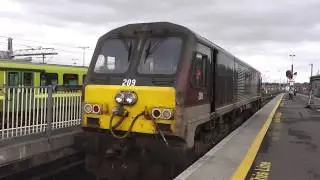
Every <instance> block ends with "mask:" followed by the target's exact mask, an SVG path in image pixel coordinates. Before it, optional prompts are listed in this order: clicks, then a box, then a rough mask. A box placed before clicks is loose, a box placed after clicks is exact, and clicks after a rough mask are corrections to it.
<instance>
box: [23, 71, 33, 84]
mask: <svg viewBox="0 0 320 180" xmlns="http://www.w3.org/2000/svg"><path fill="white" fill-rule="evenodd" d="M22 85H24V86H33V73H32V72H23V83H22Z"/></svg>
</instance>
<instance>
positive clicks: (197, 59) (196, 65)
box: [192, 53, 208, 88]
mask: <svg viewBox="0 0 320 180" xmlns="http://www.w3.org/2000/svg"><path fill="white" fill-rule="evenodd" d="M207 59H208V58H207V56H206V55H203V54H200V53H196V54H195V56H194V59H193V62H192V86H193V87H194V88H201V87H206V65H207Z"/></svg>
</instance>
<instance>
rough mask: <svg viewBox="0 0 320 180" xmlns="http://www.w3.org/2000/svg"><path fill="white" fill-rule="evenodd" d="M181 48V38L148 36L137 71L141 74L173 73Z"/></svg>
mask: <svg viewBox="0 0 320 180" xmlns="http://www.w3.org/2000/svg"><path fill="white" fill-rule="evenodd" d="M181 49H182V39H181V38H178V37H169V38H163V37H162V38H155V37H152V38H149V39H148V40H147V41H146V43H145V46H144V49H143V53H142V56H141V60H140V64H139V67H138V72H139V73H142V74H173V73H175V72H176V70H177V66H178V62H179V58H180V54H181Z"/></svg>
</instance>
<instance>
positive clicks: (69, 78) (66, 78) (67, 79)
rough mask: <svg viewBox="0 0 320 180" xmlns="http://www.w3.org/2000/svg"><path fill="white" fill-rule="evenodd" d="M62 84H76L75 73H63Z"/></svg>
mask: <svg viewBox="0 0 320 180" xmlns="http://www.w3.org/2000/svg"><path fill="white" fill-rule="evenodd" d="M63 85H78V75H77V74H64V75H63Z"/></svg>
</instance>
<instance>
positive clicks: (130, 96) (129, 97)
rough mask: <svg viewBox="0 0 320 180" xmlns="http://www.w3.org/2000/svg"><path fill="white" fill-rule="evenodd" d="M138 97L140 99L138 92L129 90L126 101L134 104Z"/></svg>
mask: <svg viewBox="0 0 320 180" xmlns="http://www.w3.org/2000/svg"><path fill="white" fill-rule="evenodd" d="M137 99H138V97H137V95H136V93H134V92H128V93H127V94H126V98H125V102H126V103H127V104H130V105H132V104H134V103H136V102H137Z"/></svg>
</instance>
